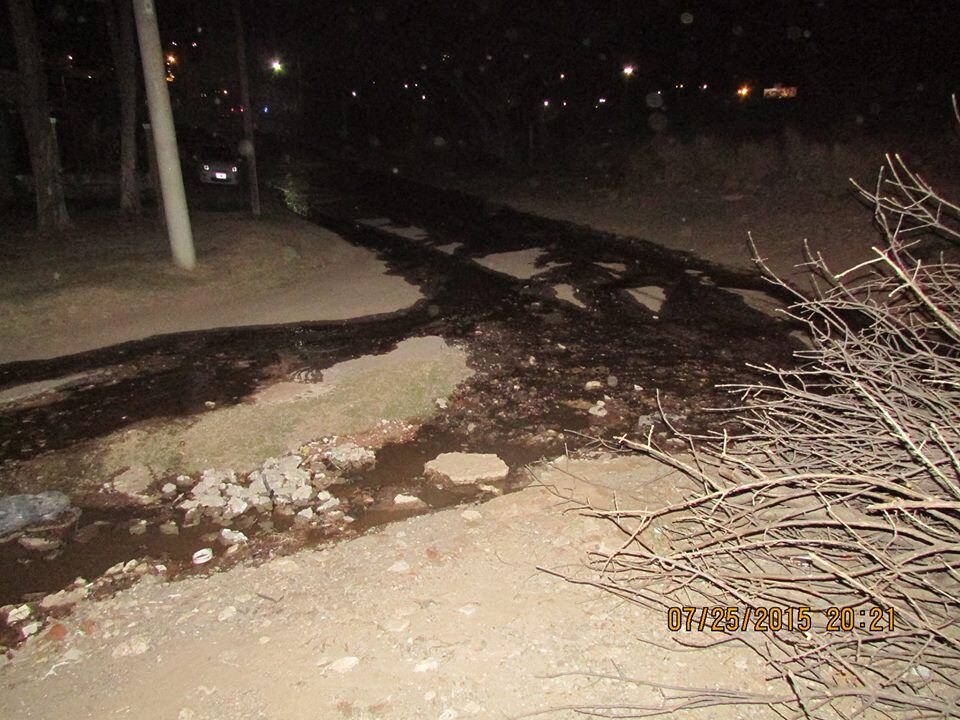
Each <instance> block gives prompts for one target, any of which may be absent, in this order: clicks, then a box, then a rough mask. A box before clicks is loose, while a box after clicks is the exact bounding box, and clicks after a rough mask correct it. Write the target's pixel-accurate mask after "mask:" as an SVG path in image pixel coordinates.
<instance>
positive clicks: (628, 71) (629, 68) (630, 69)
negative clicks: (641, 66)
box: [623, 65, 636, 77]
mask: <svg viewBox="0 0 960 720" xmlns="http://www.w3.org/2000/svg"><path fill="white" fill-rule="evenodd" d="M635 70H636V68H635V67H634V66H633V65H624V66H623V76H624V77H630V76H631V75H633V73H634V71H635Z"/></svg>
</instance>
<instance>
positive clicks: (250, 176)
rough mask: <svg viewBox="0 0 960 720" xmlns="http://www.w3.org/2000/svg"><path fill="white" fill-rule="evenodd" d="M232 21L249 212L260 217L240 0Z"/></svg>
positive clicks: (234, 8) (258, 187) (234, 9)
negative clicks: (234, 27) (234, 28)
mask: <svg viewBox="0 0 960 720" xmlns="http://www.w3.org/2000/svg"><path fill="white" fill-rule="evenodd" d="M233 20H234V24H235V25H236V32H237V66H238V69H239V71H240V111H241V114H242V115H243V138H244V147H242V148H241V154H242V155H243V157H244V159H245V160H246V161H247V182H248V183H250V210H251V212H252V213H253V216H254V217H260V182H259V179H258V178H257V149H256V146H255V145H254V142H253V110H252V109H251V107H250V77H249V75H248V73H247V41H246V38H245V37H244V34H243V14H242V13H241V12H240V0H233Z"/></svg>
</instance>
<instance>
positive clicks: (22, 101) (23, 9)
mask: <svg viewBox="0 0 960 720" xmlns="http://www.w3.org/2000/svg"><path fill="white" fill-rule="evenodd" d="M7 7H8V8H9V11H10V26H11V29H12V30H13V40H14V44H15V45H16V48H17V70H18V73H19V98H18V106H19V110H20V118H21V120H22V121H23V128H24V131H25V134H26V136H27V145H28V146H29V149H30V166H31V168H32V169H33V184H34V192H35V193H36V197H37V227H38V228H39V230H40V231H41V232H60V231H62V230H64V229H66V228H67V227H69V226H70V216H69V215H68V214H67V205H66V201H65V200H64V194H63V181H62V179H61V177H60V157H59V153H58V150H57V134H56V129H55V127H54V125H53V119H52V118H51V117H50V104H49V102H48V100H47V79H46V74H45V72H44V68H43V58H42V57H41V54H40V42H39V40H38V39H37V21H36V16H35V15H34V12H33V3H32V0H7Z"/></svg>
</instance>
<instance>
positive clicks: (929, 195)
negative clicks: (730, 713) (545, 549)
mask: <svg viewBox="0 0 960 720" xmlns="http://www.w3.org/2000/svg"><path fill="white" fill-rule="evenodd" d="M862 192H863V194H864V196H865V197H866V198H868V199H869V200H870V201H872V203H873V204H874V207H875V210H876V219H877V221H878V223H879V225H880V227H881V229H882V230H883V232H884V234H885V236H886V245H885V247H877V248H875V253H876V257H875V258H874V259H873V260H872V261H871V262H869V263H866V264H864V265H861V266H858V267H857V268H854V269H852V270H851V271H847V272H845V273H842V274H839V275H836V274H832V273H831V272H830V271H829V269H828V268H827V265H826V263H824V262H823V260H822V259H821V258H816V259H812V258H811V263H812V264H813V265H815V266H816V269H817V270H818V271H819V272H820V274H821V276H822V277H824V278H826V280H827V281H828V282H827V283H826V284H824V285H822V287H821V289H820V290H819V291H818V292H817V293H816V295H815V296H813V297H812V298H810V297H800V298H799V300H798V302H797V303H796V304H795V305H793V306H792V308H791V311H790V312H791V314H792V315H794V316H795V317H796V318H798V319H800V320H802V321H805V322H806V323H807V325H808V327H809V330H810V333H811V334H812V336H813V340H814V347H813V349H811V350H808V351H804V352H801V353H798V356H799V357H800V365H799V367H798V368H796V369H786V370H785V369H779V368H774V367H764V368H760V370H761V371H762V372H763V376H764V378H765V380H764V381H763V382H761V383H758V384H754V385H750V386H746V387H739V388H734V391H735V392H739V393H741V395H742V403H741V407H740V413H739V414H740V421H741V422H742V424H743V427H745V431H744V432H742V433H738V434H737V436H736V437H735V438H731V437H727V436H726V435H717V436H711V437H709V438H703V437H700V438H692V437H688V438H687V439H688V440H689V441H690V448H691V453H692V455H691V457H692V459H689V460H683V459H681V458H679V457H677V456H674V455H671V454H668V453H666V452H663V451H662V450H660V449H659V448H658V447H656V446H654V444H653V443H652V440H651V437H652V436H648V437H647V438H646V439H641V440H629V439H627V438H621V439H620V441H621V442H622V443H623V444H625V445H626V446H627V447H630V448H632V449H636V450H640V451H643V452H646V453H648V454H650V455H652V456H655V457H657V458H659V459H660V460H662V461H663V462H665V463H669V464H671V465H673V466H675V467H677V468H678V469H680V470H681V471H682V472H684V473H685V474H686V475H687V476H688V477H689V478H692V479H693V480H694V481H695V483H696V485H697V487H698V488H699V490H698V491H696V492H695V493H693V494H692V495H691V496H689V497H688V498H686V499H685V501H683V502H680V503H678V504H675V505H671V506H669V507H663V508H660V509H656V510H650V511H646V510H644V511H637V510H629V509H627V510H625V509H620V508H615V509H612V510H605V509H598V508H594V507H584V508H583V510H584V512H586V513H587V514H590V515H593V516H596V517H602V518H606V519H609V520H610V521H612V522H614V523H616V524H617V525H618V526H619V528H620V529H621V530H622V532H623V534H624V542H623V544H622V546H621V548H620V549H619V550H618V551H615V552H612V553H606V554H604V553H598V554H595V555H593V556H592V557H591V566H592V567H593V568H595V569H596V570H598V571H599V573H598V574H597V575H596V576H594V577H593V578H591V579H589V580H586V582H590V583H591V584H594V585H598V586H599V587H602V588H604V589H605V590H608V591H610V592H612V593H615V594H616V595H618V596H620V597H623V598H626V599H629V600H631V601H634V602H638V603H642V604H644V605H647V606H651V607H655V608H657V609H658V610H659V611H662V612H666V610H667V608H670V607H682V606H689V607H696V608H698V610H697V611H696V612H694V613H693V614H682V613H680V612H678V611H673V615H674V617H673V621H674V622H680V623H682V624H683V623H687V622H690V621H691V620H692V624H693V625H694V627H693V628H692V629H694V630H695V629H696V626H697V625H699V624H700V618H701V614H700V613H701V612H702V610H701V608H712V607H718V608H737V610H736V611H720V612H716V613H708V614H707V622H706V625H707V628H708V629H709V627H710V626H711V625H714V624H715V623H718V626H719V627H722V628H723V629H722V630H721V633H720V634H719V635H716V634H714V635H699V636H698V635H697V634H696V633H694V632H684V630H686V628H683V629H682V630H681V631H680V632H678V633H677V634H676V636H677V638H678V640H680V641H681V642H682V643H684V644H685V645H686V646H687V647H689V646H693V645H698V644H699V645H710V644H714V643H717V642H730V641H735V642H741V643H744V644H746V645H748V646H750V647H752V648H753V649H754V650H756V652H758V653H760V655H761V656H762V657H763V658H764V659H765V660H766V661H767V664H768V667H769V669H770V677H771V678H779V679H780V680H781V681H782V685H781V686H782V687H783V688H784V692H783V693H782V694H779V695H777V696H775V697H774V696H769V697H767V696H762V695H761V696H757V695H748V694H744V693H738V692H737V691H736V689H733V690H732V691H731V692H718V691H715V690H709V689H703V690H698V689H696V688H685V689H675V690H674V691H673V692H667V693H666V700H665V701H664V704H663V705H659V706H657V707H650V708H645V707H642V706H638V705H636V704H633V705H631V704H624V705H622V706H616V705H612V706H606V707H604V708H599V707H595V708H590V707H584V708H582V709H581V711H582V712H584V713H586V714H592V715H598V716H605V717H640V716H650V715H659V714H663V713H664V712H668V711H671V710H679V709H689V708H697V707H704V706H713V705H720V704H731V703H734V704H736V703H754V704H755V703H760V704H767V705H769V706H770V707H771V708H773V709H774V710H776V711H777V712H778V713H780V714H781V715H783V716H784V717H810V718H821V717H823V718H827V717H844V718H853V717H860V716H868V717H884V716H885V717H893V718H901V717H910V718H933V717H960V266H957V265H954V264H950V263H948V262H946V261H944V260H943V258H942V257H941V258H940V260H939V262H937V263H935V264H932V265H927V264H925V263H923V262H920V261H919V260H917V259H916V257H915V253H912V250H913V249H914V246H913V243H914V242H915V238H916V237H917V234H918V233H923V232H927V231H930V230H934V231H936V232H937V233H939V234H940V235H942V236H944V237H946V238H948V239H950V240H952V241H953V242H955V243H956V242H958V241H960V234H958V232H957V229H958V223H957V221H958V215H960V209H958V208H957V206H956V205H952V204H950V203H949V202H947V201H946V200H944V199H943V198H942V197H940V196H939V195H938V194H937V193H936V192H935V191H934V190H933V189H932V188H930V187H929V186H928V185H926V184H925V183H924V182H923V181H922V180H921V179H920V178H919V177H917V176H915V175H913V174H911V173H910V172H909V170H908V169H907V168H906V166H905V165H904V164H903V163H902V162H901V161H900V159H899V158H898V157H890V158H888V166H887V168H886V169H885V173H881V178H880V181H879V182H878V185H877V186H876V189H875V190H862ZM579 581H584V580H583V579H582V578H581V579H580V580H579ZM761 608H767V609H768V610H760V609H761ZM771 608H783V610H779V611H777V610H773V611H771V610H770V609H771ZM801 608H810V610H809V611H801ZM787 609H789V610H787ZM748 613H749V616H748ZM757 620H760V621H761V626H760V627H761V628H763V627H766V628H767V629H766V630H762V629H761V630H758V629H756V628H757V626H756V622H757ZM891 623H892V626H891Z"/></svg>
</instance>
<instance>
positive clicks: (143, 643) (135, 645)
mask: <svg viewBox="0 0 960 720" xmlns="http://www.w3.org/2000/svg"><path fill="white" fill-rule="evenodd" d="M149 649H150V642H149V641H148V640H147V639H146V638H144V637H140V636H139V635H138V636H134V637H132V638H130V639H129V640H125V641H123V642H122V643H120V644H119V645H117V646H116V647H115V648H114V649H113V651H112V652H111V653H110V654H111V655H112V656H113V657H115V658H122V657H134V656H136V655H143V654H144V653H145V652H146V651H147V650H149Z"/></svg>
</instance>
